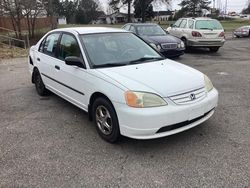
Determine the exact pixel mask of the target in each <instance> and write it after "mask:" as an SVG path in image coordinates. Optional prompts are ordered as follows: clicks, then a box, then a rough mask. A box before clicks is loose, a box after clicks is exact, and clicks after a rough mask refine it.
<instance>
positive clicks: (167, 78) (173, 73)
mask: <svg viewBox="0 0 250 188" xmlns="http://www.w3.org/2000/svg"><path fill="white" fill-rule="evenodd" d="M96 71H98V72H99V73H102V74H104V75H105V76H106V77H107V78H108V79H110V78H111V79H112V80H113V81H114V83H116V84H117V83H119V84H121V85H122V86H124V87H125V88H127V89H128V90H133V91H146V92H152V93H157V94H158V95H160V96H162V97H168V96H172V95H176V94H179V93H183V92H186V91H190V90H194V89H198V88H201V87H204V86H205V83H204V74H203V73H201V72H199V71H197V70H195V69H193V68H191V67H188V66H186V65H183V64H180V63H177V62H174V61H172V60H169V59H166V60H162V61H156V62H148V63H143V64H137V65H127V66H122V67H112V68H100V69H96Z"/></svg>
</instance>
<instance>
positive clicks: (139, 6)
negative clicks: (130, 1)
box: [134, 0, 154, 22]
mask: <svg viewBox="0 0 250 188" xmlns="http://www.w3.org/2000/svg"><path fill="white" fill-rule="evenodd" d="M151 3H152V0H135V1H134V8H135V17H136V18H142V22H145V21H146V20H147V19H148V20H150V19H151V18H152V17H154V11H153V6H152V4H151Z"/></svg>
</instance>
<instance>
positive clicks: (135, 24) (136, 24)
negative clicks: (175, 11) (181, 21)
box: [126, 23, 158, 26]
mask: <svg viewBox="0 0 250 188" xmlns="http://www.w3.org/2000/svg"><path fill="white" fill-rule="evenodd" d="M126 25H134V26H138V25H158V24H156V23H127V24H126Z"/></svg>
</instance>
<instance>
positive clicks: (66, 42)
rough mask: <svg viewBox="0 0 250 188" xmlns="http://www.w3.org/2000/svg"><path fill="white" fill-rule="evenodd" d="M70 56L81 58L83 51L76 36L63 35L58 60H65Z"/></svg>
mask: <svg viewBox="0 0 250 188" xmlns="http://www.w3.org/2000/svg"><path fill="white" fill-rule="evenodd" d="M68 56H76V57H81V50H80V48H79V45H78V42H77V40H76V39H75V37H74V36H72V35H69V34H63V35H62V38H61V41H60V45H59V54H58V58H59V59H62V60H65V58H66V57H68Z"/></svg>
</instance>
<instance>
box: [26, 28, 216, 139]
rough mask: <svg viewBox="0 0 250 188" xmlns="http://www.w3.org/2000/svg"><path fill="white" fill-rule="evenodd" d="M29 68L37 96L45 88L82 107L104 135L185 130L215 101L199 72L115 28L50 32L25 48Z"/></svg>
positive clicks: (161, 134)
mask: <svg viewBox="0 0 250 188" xmlns="http://www.w3.org/2000/svg"><path fill="white" fill-rule="evenodd" d="M29 71H30V73H31V75H32V76H31V77H32V83H34V84H35V86H36V90H37V92H38V94H39V95H41V96H43V95H46V94H47V93H48V90H50V91H52V92H53V93H55V94H57V95H59V96H60V97H62V98H64V99H65V100H67V101H69V102H71V103H72V104H74V105H76V106H78V107H79V108H81V109H83V110H84V111H86V112H88V114H89V118H90V120H93V121H94V122H95V125H96V128H97V132H98V133H99V135H100V136H101V137H102V138H103V139H105V140H106V141H109V142H115V141H116V140H117V139H118V138H119V137H120V135H124V136H127V137H131V138H135V139H152V138H159V137H164V136H168V135H172V134H176V133H179V132H182V131H185V130H187V129H190V128H192V127H195V126H197V125H199V124H201V123H202V122H204V121H206V120H207V119H209V118H210V117H211V116H212V115H213V113H214V110H215V107H216V106H217V102H218V92H217V90H216V89H215V88H214V87H213V85H212V82H211V81H210V80H209V78H208V77H207V76H206V75H204V74H203V73H201V72H199V71H197V70H195V69H193V68H191V67H188V66H186V65H183V64H180V63H177V62H175V61H172V60H169V59H164V58H163V56H162V55H161V54H159V52H157V50H155V49H154V48H152V47H151V46H150V45H148V44H147V43H146V42H145V41H143V40H142V39H140V38H139V37H137V36H136V35H135V34H133V33H131V32H128V31H125V30H121V29H113V28H96V27H94V28H93V27H85V28H82V27H79V28H64V29H56V30H53V31H50V32H49V33H47V34H46V35H45V36H44V37H43V38H42V39H41V40H40V41H39V42H38V43H37V44H36V45H35V46H32V47H31V49H30V52H29Z"/></svg>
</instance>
